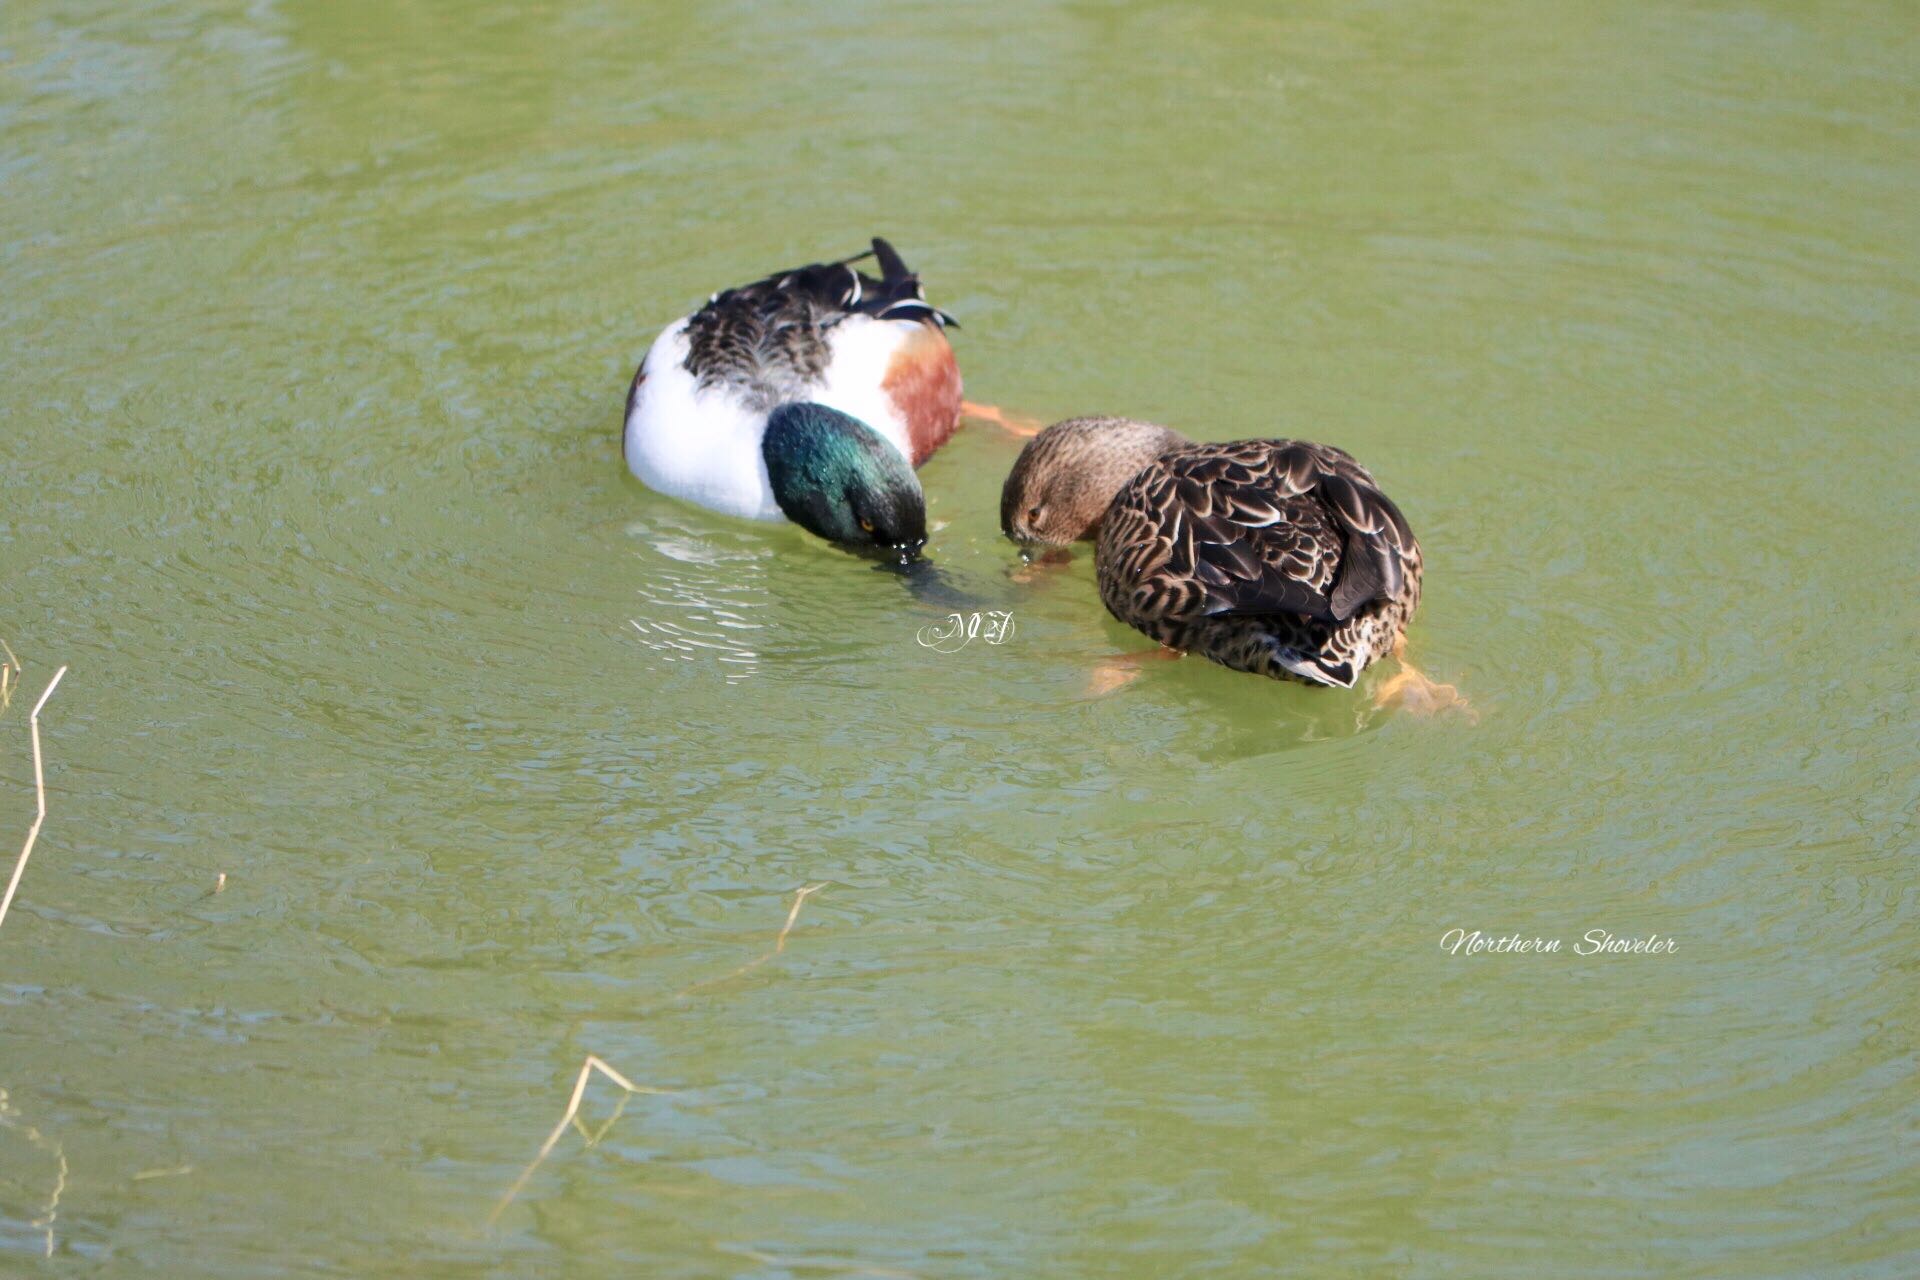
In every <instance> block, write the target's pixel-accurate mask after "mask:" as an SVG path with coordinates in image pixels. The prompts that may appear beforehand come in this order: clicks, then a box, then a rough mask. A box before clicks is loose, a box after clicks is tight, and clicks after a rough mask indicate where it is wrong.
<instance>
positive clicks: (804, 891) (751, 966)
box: [673, 884, 827, 1000]
mask: <svg viewBox="0 0 1920 1280" xmlns="http://www.w3.org/2000/svg"><path fill="white" fill-rule="evenodd" d="M826 887H827V886H826V885H824V884H810V885H806V886H803V887H802V888H800V889H798V890H796V891H795V893H794V895H793V906H792V907H791V908H790V909H789V910H788V911H787V922H786V923H785V924H783V925H781V926H780V936H779V937H777V938H775V939H774V940H773V950H771V951H769V952H766V953H765V954H764V955H758V956H755V957H754V958H753V959H751V960H749V961H747V962H746V963H745V964H743V965H741V966H740V967H739V968H738V969H735V970H734V971H733V972H731V973H723V974H721V975H720V976H719V977H717V978H707V979H705V980H703V981H700V982H696V983H694V984H693V985H692V986H690V987H682V988H681V989H680V990H679V991H677V992H675V993H674V997H673V998H674V999H676V1000H679V999H682V998H683V997H686V996H690V995H692V994H693V993H694V992H696V991H704V990H705V989H706V988H708V987H717V986H719V985H720V984H721V983H723V982H732V981H733V980H734V979H735V978H738V977H740V976H741V975H742V974H747V973H751V972H753V971H754V970H755V969H758V968H759V967H760V966H761V965H763V964H765V963H766V962H767V961H769V960H771V959H773V958H774V957H775V956H777V955H779V954H780V953H781V952H782V951H785V950H786V949H787V935H788V934H790V933H792V932H793V926H794V922H795V921H797V920H798V919H799V918H800V908H801V906H802V905H804V904H805V903H806V900H807V899H808V898H810V897H812V896H813V895H814V894H816V893H818V892H820V890H822V889H824V888H826Z"/></svg>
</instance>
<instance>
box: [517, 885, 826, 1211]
mask: <svg viewBox="0 0 1920 1280" xmlns="http://www.w3.org/2000/svg"><path fill="white" fill-rule="evenodd" d="M826 887H827V886H826V885H824V884H810V885H803V886H802V887H801V888H800V889H798V890H796V891H795V892H794V895H793V906H791V907H789V908H788V909H787V921H786V923H785V924H783V925H781V926H780V934H779V936H778V937H776V938H775V939H774V940H773V950H771V951H769V952H767V953H766V954H765V955H762V956H757V957H755V958H754V959H752V960H749V961H747V963H745V964H743V965H741V966H740V967H739V968H738V969H735V970H734V971H733V972H732V973H729V974H727V975H726V976H724V977H720V978H710V979H708V980H707V981H705V982H696V983H695V984H694V985H693V986H691V987H687V988H685V989H684V990H682V991H681V992H680V993H679V995H680V996H684V995H686V994H687V993H688V992H692V991H697V990H699V989H700V988H702V987H711V986H715V985H718V984H719V983H722V982H726V981H729V980H731V979H733V978H737V977H739V976H740V975H741V974H743V973H746V972H748V971H749V970H752V969H757V968H759V967H760V966H761V965H763V964H765V963H766V962H767V961H769V960H771V959H773V958H774V957H775V956H777V955H779V954H780V953H781V952H782V951H785V950H786V949H787V935H788V934H790V933H792V932H793V926H794V923H795V922H796V921H797V920H799V919H800V907H801V905H802V904H803V903H805V902H806V900H807V899H808V898H810V897H812V896H813V895H814V894H816V893H818V892H819V891H820V890H822V889H824V888H826ZM678 998H679V996H676V997H675V999H678ZM596 1071H598V1072H600V1073H601V1074H602V1075H604V1076H606V1077H607V1079H609V1080H611V1081H613V1082H614V1083H615V1084H617V1085H619V1086H620V1088H621V1089H622V1090H624V1091H625V1092H624V1093H623V1094H622V1095H621V1098H620V1105H619V1106H617V1107H615V1108H614V1109H613V1114H612V1115H610V1116H608V1117H607V1118H606V1120H605V1121H604V1122H602V1123H601V1125H600V1127H599V1128H598V1129H595V1130H594V1131H593V1132H592V1133H589V1132H587V1126H586V1125H584V1124H582V1123H581V1122H580V1100H581V1099H582V1098H583V1097H585V1096H586V1092H587V1082H588V1081H589V1080H590V1079H592V1078H593V1073H594V1072H596ZM672 1092H673V1090H672V1089H656V1088H653V1087H652V1086H650V1085H640V1084H635V1083H633V1081H631V1080H629V1079H627V1078H626V1077H625V1076H623V1075H621V1074H620V1073H619V1072H618V1071H616V1070H614V1069H613V1068H612V1067H610V1066H608V1065H607V1063H606V1062H605V1061H604V1060H603V1059H601V1058H600V1057H599V1056H598V1055H596V1054H591V1053H590V1054H588V1055H587V1060H586V1061H585V1062H583V1063H581V1064H580V1074H579V1075H578V1076H577V1077H575V1078H574V1082H573V1095H572V1096H571V1097H569V1098H568V1099H567V1110H566V1114H564V1115H562V1116H561V1117H560V1123H558V1124H556V1125H554V1126H553V1132H552V1133H549V1134H548V1135H547V1140H546V1141H545V1142H543V1143H541V1144H540V1150H539V1151H538V1152H537V1153H535V1155H534V1157H533V1161H532V1163H530V1164H528V1165H527V1167H526V1168H524V1169H522V1170H521V1171H520V1176H519V1177H518V1178H515V1179H514V1181H513V1185H512V1186H511V1187H508V1188H507V1193H506V1194H505V1195H503V1196H501V1197H500V1202H499V1203H498V1204H496V1205H494V1206H493V1212H492V1213H489V1214H488V1215H487V1225H488V1226H492V1225H493V1224H494V1223H496V1222H498V1221H500V1215H501V1214H503V1213H505V1212H506V1211H507V1206H508V1205H510V1204H512V1203H513V1201H514V1198H515V1197H517V1196H518V1195H519V1194H520V1193H521V1192H522V1191H524V1190H525V1189H526V1186H527V1183H528V1182H529V1181H531V1180H532V1178H533V1174H534V1171H535V1170H536V1169H538V1168H539V1167H540V1165H541V1163H542V1162H543V1161H545V1160H546V1158H547V1157H548V1156H549V1155H550V1154H552V1152H553V1148H554V1147H555V1145H557V1144H558V1143H559V1141H560V1139H561V1138H563V1137H565V1136H566V1132H567V1130H568V1129H569V1128H572V1129H574V1130H575V1131H576V1132H578V1133H579V1135H580V1136H581V1137H582V1138H584V1139H586V1142H587V1145H588V1146H589V1147H591V1146H594V1145H596V1144H597V1143H598V1142H599V1141H600V1139H602V1138H604V1137H606V1136H607V1130H609V1129H611V1128H612V1127H613V1122H614V1121H616V1120H618V1119H619V1118H620V1113H621V1112H623V1111H625V1110H626V1109H627V1103H628V1101H629V1100H631V1099H632V1097H633V1095H634V1094H636V1093H652V1094H671V1093H672Z"/></svg>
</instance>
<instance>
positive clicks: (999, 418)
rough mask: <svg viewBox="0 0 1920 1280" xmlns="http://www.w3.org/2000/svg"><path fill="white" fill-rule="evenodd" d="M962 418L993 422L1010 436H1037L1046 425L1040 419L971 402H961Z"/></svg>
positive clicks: (996, 406)
mask: <svg viewBox="0 0 1920 1280" xmlns="http://www.w3.org/2000/svg"><path fill="white" fill-rule="evenodd" d="M960 416H961V417H963V418H976V419H978V420H979V421H981V422H991V423H992V424H993V425H994V426H996V427H999V428H1000V429H1001V430H1002V431H1005V432H1007V433H1008V434H1009V435H1016V436H1037V435H1039V434H1040V428H1041V427H1043V426H1045V425H1046V424H1045V423H1043V422H1041V421H1040V420H1039V419H1038V418H1028V417H1023V416H1021V415H1019V414H1010V413H1008V412H1007V411H1006V410H1005V409H1002V408H1000V407H999V406H998V405H992V404H975V403H974V402H973V401H971V400H962V401H961V402H960Z"/></svg>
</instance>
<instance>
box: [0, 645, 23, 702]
mask: <svg viewBox="0 0 1920 1280" xmlns="http://www.w3.org/2000/svg"><path fill="white" fill-rule="evenodd" d="M0 649H5V650H6V651H7V656H6V658H5V660H4V661H0V711H5V710H6V709H7V708H8V707H9V706H11V705H12V704H13V687H14V686H15V685H17V684H19V683H20V659H19V658H17V657H15V656H14V653H13V646H12V645H10V644H8V643H7V642H6V641H5V640H0Z"/></svg>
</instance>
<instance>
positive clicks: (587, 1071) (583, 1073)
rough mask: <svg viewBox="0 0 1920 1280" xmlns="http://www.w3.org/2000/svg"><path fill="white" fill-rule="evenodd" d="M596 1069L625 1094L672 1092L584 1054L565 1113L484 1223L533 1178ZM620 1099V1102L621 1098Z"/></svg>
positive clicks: (571, 1118) (497, 1216)
mask: <svg viewBox="0 0 1920 1280" xmlns="http://www.w3.org/2000/svg"><path fill="white" fill-rule="evenodd" d="M596 1071H598V1072H600V1074H602V1075H604V1076H606V1078H607V1079H609V1080H611V1081H613V1082H614V1083H615V1084H617V1085H619V1086H620V1087H621V1088H622V1089H625V1090H626V1091H627V1093H628V1094H635V1093H672V1092H673V1090H671V1089H655V1088H652V1087H651V1086H648V1085H644V1084H635V1083H634V1082H633V1081H631V1080H629V1079H627V1078H626V1077H625V1076H623V1075H621V1074H620V1073H619V1072H618V1071H615V1070H614V1069H613V1068H612V1067H610V1066H608V1065H607V1064H606V1063H604V1062H602V1061H601V1060H600V1059H599V1058H598V1057H596V1056H594V1055H593V1054H591V1053H590V1054H588V1055H587V1060H586V1061H585V1062H583V1063H581V1064H580V1074H579V1076H578V1077H577V1078H575V1080H574V1082H573V1096H572V1097H571V1098H569V1099H567V1113H566V1114H565V1115H563V1116H561V1117H560V1123H559V1124H556V1125H555V1126H553V1132H552V1133H550V1134H548V1135H547V1140H546V1141H545V1142H543V1143H541V1144H540V1152H539V1154H538V1155H536V1156H534V1158H533V1163H531V1164H529V1165H528V1166H527V1167H526V1168H525V1169H522V1170H521V1171H520V1176H519V1177H518V1178H516V1179H515V1180H514V1183H513V1185H512V1186H511V1187H508V1188H507V1194H506V1195H504V1196H501V1197H500V1203H499V1204H496V1205H495V1206H493V1212H492V1213H490V1214H488V1215H487V1224H488V1225H489V1226H491V1225H492V1224H494V1223H496V1222H498V1221H499V1220H500V1215H501V1214H503V1213H505V1212H506V1211H507V1206H508V1205H510V1204H512V1203H513V1198H514V1197H515V1196H517V1195H519V1194H520V1192H521V1190H522V1189H523V1188H524V1187H525V1186H526V1185H527V1181H528V1179H530V1178H532V1177H533V1171H534V1170H535V1169H538V1168H539V1167H540V1162H541V1161H543V1160H545V1159H546V1158H547V1155H548V1154H549V1153H550V1152H551V1151H552V1150H553V1148H554V1144H556V1143H558V1142H559V1141H560V1139H561V1137H562V1135H564V1134H565V1133H566V1131H567V1126H568V1125H570V1124H572V1123H573V1122H574V1121H575V1120H576V1119H577V1118H578V1117H579V1115H580V1099H581V1098H582V1097H584V1096H585V1095H586V1092H587V1081H588V1080H589V1079H591V1078H592V1076H593V1073H594V1072H596ZM622 1101H624V1099H623V1100H622ZM607 1123H608V1124H611V1123H612V1121H608V1122H607ZM600 1132H601V1133H605V1132H606V1126H605V1125H603V1126H601V1129H600ZM596 1140H597V1139H596Z"/></svg>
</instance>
